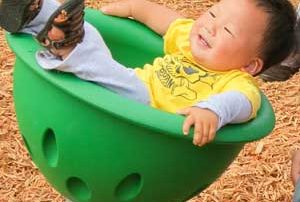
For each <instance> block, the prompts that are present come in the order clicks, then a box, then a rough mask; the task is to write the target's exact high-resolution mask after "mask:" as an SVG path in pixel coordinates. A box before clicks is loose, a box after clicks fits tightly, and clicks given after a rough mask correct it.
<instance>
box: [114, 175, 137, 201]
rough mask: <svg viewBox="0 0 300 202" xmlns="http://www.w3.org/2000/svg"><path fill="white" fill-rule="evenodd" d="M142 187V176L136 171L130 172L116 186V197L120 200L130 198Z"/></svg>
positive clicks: (135, 195)
mask: <svg viewBox="0 0 300 202" xmlns="http://www.w3.org/2000/svg"><path fill="white" fill-rule="evenodd" d="M141 189H142V177H141V175H140V174H138V173H132V174H130V175H128V176H126V177H125V178H124V179H123V180H122V181H121V182H120V183H119V184H118V186H117V188H116V192H115V194H116V197H117V198H118V199H119V200H120V201H128V200H132V199H134V198H135V197H137V195H138V194H139V193H140V191H141Z"/></svg>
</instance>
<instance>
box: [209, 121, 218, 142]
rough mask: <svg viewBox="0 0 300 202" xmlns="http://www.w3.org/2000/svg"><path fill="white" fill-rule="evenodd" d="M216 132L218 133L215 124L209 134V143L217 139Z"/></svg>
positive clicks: (211, 126)
mask: <svg viewBox="0 0 300 202" xmlns="http://www.w3.org/2000/svg"><path fill="white" fill-rule="evenodd" d="M216 132H217V128H216V126H215V125H214V124H213V125H210V129H209V134H208V142H211V141H213V140H214V139H215V136H216Z"/></svg>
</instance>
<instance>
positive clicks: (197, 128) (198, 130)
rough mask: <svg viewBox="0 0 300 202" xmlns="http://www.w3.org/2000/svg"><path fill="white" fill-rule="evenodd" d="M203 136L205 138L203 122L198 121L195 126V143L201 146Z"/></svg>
mask: <svg viewBox="0 0 300 202" xmlns="http://www.w3.org/2000/svg"><path fill="white" fill-rule="evenodd" d="M202 138H203V131H202V123H201V122H197V123H195V126H194V140H193V143H194V145H199V146H201V145H200V143H201V139H202Z"/></svg>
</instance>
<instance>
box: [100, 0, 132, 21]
mask: <svg viewBox="0 0 300 202" xmlns="http://www.w3.org/2000/svg"><path fill="white" fill-rule="evenodd" d="M100 10H101V11H102V12H103V13H104V14H106V15H114V16H119V17H130V15H131V13H130V10H131V9H130V4H129V3H128V1H120V2H115V3H110V4H108V5H106V6H103V7H102V8H101V9H100Z"/></svg>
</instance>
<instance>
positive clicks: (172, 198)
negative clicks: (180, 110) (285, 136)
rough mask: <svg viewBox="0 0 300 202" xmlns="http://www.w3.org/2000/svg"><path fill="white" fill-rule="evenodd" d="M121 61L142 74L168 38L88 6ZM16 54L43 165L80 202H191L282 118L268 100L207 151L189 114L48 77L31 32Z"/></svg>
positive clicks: (29, 136)
mask: <svg viewBox="0 0 300 202" xmlns="http://www.w3.org/2000/svg"><path fill="white" fill-rule="evenodd" d="M85 18H86V20H87V21H89V22H90V23H91V24H93V25H94V26H95V27H96V28H97V29H98V30H101V34H102V35H103V37H104V39H105V41H106V42H107V44H108V46H109V47H110V49H111V51H112V54H113V56H114V58H116V59H117V60H118V61H119V62H121V63H122V64H124V65H126V66H130V67H136V66H139V67H142V66H143V64H145V63H151V62H152V61H153V58H155V57H156V56H159V55H162V54H163V51H162V47H163V42H162V38H161V37H160V36H158V35H156V34H155V33H153V32H152V31H150V30H149V29H148V28H146V27H145V26H143V25H141V24H139V23H137V22H135V21H133V20H130V19H121V18H116V17H109V16H104V15H102V14H101V13H100V12H99V11H96V10H92V9H86V15H85ZM6 36H7V40H8V42H9V45H10V47H11V48H12V49H13V51H14V52H15V54H16V62H15V67H14V101H15V108H16V114H17V120H18V124H19V128H20V131H21V134H22V137H23V139H24V142H25V144H26V147H27V149H28V151H29V153H30V155H31V157H32V160H33V161H34V163H35V164H36V165H37V166H38V168H39V170H40V171H41V172H42V173H43V175H44V176H45V177H46V178H47V180H48V181H49V182H50V183H51V184H52V185H53V186H54V187H55V189H57V190H58V191H59V192H60V193H61V194H62V195H64V196H65V197H67V198H69V199H71V200H73V201H82V202H86V201H90V202H125V201H126V202H176V201H185V200H187V199H189V198H191V197H192V196H194V195H196V194H197V193H199V192H201V191H202V190H204V189H205V188H206V187H207V186H209V185H210V184H211V183H213V182H214V181H215V180H216V179H217V178H218V177H219V176H220V175H221V174H222V173H223V172H224V171H225V170H226V168H227V167H228V166H229V165H230V163H231V162H232V161H233V160H234V159H235V157H236V156H237V155H238V154H239V152H240V150H241V149H242V148H243V146H244V144H245V143H247V142H251V141H255V140H259V139H261V138H263V137H265V136H266V135H268V134H269V133H270V132H271V131H272V129H273V127H274V123H275V121H274V120H275V119H274V112H273V110H272V107H271V105H270V103H269V102H268V100H267V98H266V97H265V96H264V95H263V94H262V107H261V109H260V110H259V112H258V116H257V118H256V119H254V120H253V121H250V122H247V123H244V124H235V125H228V126H225V127H223V128H222V129H221V130H219V131H218V133H217V136H216V138H215V140H214V141H213V142H212V143H210V144H208V145H205V146H203V147H197V146H194V145H193V144H192V134H193V131H191V133H190V135H189V136H184V135H183V134H182V130H181V128H182V123H183V121H184V117H183V116H180V115H176V114H171V113H167V112H163V111H160V110H157V109H154V108H152V107H149V106H146V105H143V104H140V103H137V102H135V101H132V100H130V99H126V98H124V97H122V96H120V95H117V94H115V93H113V92H110V91H109V90H106V89H105V88H103V87H101V86H99V85H96V84H94V83H91V82H87V81H82V80H80V79H78V78H77V77H75V76H74V75H72V74H67V73H62V72H57V71H45V70H43V69H41V68H40V67H39V66H38V64H37V63H36V61H35V53H36V51H37V50H38V49H40V48H41V47H40V46H39V45H38V44H37V43H36V42H35V40H34V39H33V38H32V37H31V36H29V35H26V34H16V35H10V34H7V35H6Z"/></svg>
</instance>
